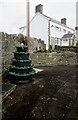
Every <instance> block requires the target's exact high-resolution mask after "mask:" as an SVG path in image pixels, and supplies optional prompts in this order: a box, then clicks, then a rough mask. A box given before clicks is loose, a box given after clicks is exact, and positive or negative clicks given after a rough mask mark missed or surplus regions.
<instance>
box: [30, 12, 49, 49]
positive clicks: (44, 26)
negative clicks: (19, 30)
mask: <svg viewBox="0 0 78 120" xmlns="http://www.w3.org/2000/svg"><path fill="white" fill-rule="evenodd" d="M30 36H31V37H34V38H37V39H39V38H41V39H42V40H43V41H44V43H45V44H46V50H48V20H47V19H45V18H44V17H42V15H41V14H38V13H37V15H36V16H35V17H34V19H33V20H32V21H31V24H30Z"/></svg>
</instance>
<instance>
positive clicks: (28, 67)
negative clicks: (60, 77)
mask: <svg viewBox="0 0 78 120" xmlns="http://www.w3.org/2000/svg"><path fill="white" fill-rule="evenodd" d="M16 49H17V51H16V52H14V59H12V64H11V65H10V66H9V80H10V82H11V83H29V82H30V81H31V80H32V77H33V75H34V74H35V70H34V69H33V66H32V62H31V60H29V53H28V52H27V46H25V45H23V46H17V47H16Z"/></svg>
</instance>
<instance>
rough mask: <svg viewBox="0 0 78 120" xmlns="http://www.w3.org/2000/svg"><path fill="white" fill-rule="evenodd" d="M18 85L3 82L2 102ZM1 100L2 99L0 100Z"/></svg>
mask: <svg viewBox="0 0 78 120" xmlns="http://www.w3.org/2000/svg"><path fill="white" fill-rule="evenodd" d="M16 86H17V85H15V84H10V83H3V84H2V102H3V101H4V99H5V98H6V97H7V96H8V95H10V94H11V93H12V92H13V91H14V90H15V88H16ZM0 102H1V101H0Z"/></svg>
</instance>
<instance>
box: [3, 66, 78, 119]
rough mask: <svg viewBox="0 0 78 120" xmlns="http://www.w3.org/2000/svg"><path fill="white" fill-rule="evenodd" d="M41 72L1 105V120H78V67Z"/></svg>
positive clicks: (61, 67)
mask: <svg viewBox="0 0 78 120" xmlns="http://www.w3.org/2000/svg"><path fill="white" fill-rule="evenodd" d="M40 69H42V70H43V71H41V72H39V73H37V74H36V75H35V76H34V78H33V81H32V82H31V83H29V84H22V85H18V86H17V88H16V90H15V91H14V92H13V93H12V94H11V95H9V96H8V97H7V99H6V100H5V101H4V102H3V108H2V110H3V114H2V118H3V119H2V120H12V119H13V120H16V119H17V120H18V119H21V120H22V119H25V120H29V119H33V120H34V119H35V120H38V119H39V120H78V76H77V71H78V67H77V66H55V67H40Z"/></svg>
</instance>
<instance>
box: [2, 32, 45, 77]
mask: <svg viewBox="0 0 78 120" xmlns="http://www.w3.org/2000/svg"><path fill="white" fill-rule="evenodd" d="M17 39H18V36H17V34H7V33H4V32H0V76H2V74H3V75H4V74H5V72H6V71H7V69H8V66H9V65H10V63H11V59H12V58H13V52H14V51H15V50H16V46H17V45H18V44H19V42H18V40H17ZM29 45H30V52H31V53H32V52H35V51H37V50H40V49H44V50H45V49H46V45H45V44H44V42H43V41H42V40H41V39H39V40H38V39H36V38H30V42H29Z"/></svg>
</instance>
